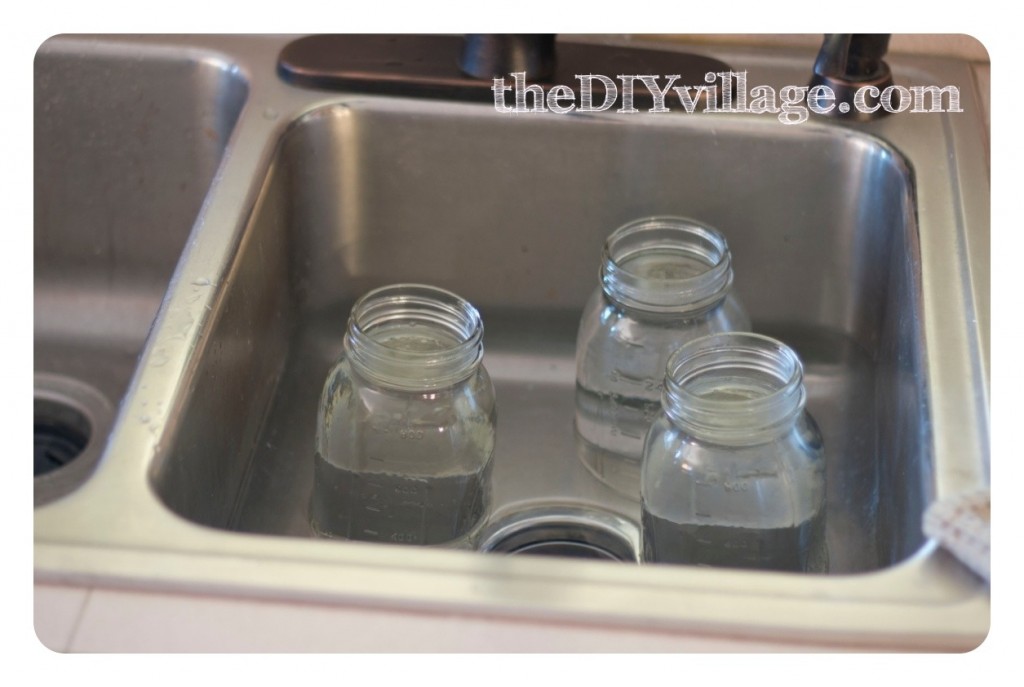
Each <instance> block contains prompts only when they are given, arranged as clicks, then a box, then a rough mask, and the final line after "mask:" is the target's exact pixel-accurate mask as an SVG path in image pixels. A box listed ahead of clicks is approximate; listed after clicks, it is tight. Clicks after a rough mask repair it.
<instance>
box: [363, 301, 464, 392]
mask: <svg viewBox="0 0 1024 687" xmlns="http://www.w3.org/2000/svg"><path fill="white" fill-rule="evenodd" d="M403 323H408V324H410V325H412V326H416V325H419V326H424V328H425V331H428V332H429V331H433V332H440V333H443V334H444V335H445V337H444V338H450V339H451V343H446V342H445V341H443V340H442V339H441V338H437V337H435V338H434V339H433V341H431V343H432V344H434V345H432V346H430V347H427V348H424V349H422V350H416V349H414V348H410V347H409V346H408V345H405V346H402V345H396V344H395V343H394V341H392V340H388V339H383V340H382V339H381V338H380V337H379V336H377V334H378V332H379V331H381V330H382V328H386V327H388V326H389V325H395V324H403ZM483 329H484V328H483V320H482V319H481V317H480V313H479V312H478V311H477V309H476V308H475V307H473V306H472V305H471V304H470V303H469V301H467V300H466V299H464V298H462V297H461V296H459V295H458V294H456V293H453V292H452V291H448V290H446V289H442V288H439V287H436V286H431V285H428V284H414V283H407V284H391V285H388V286H382V287H380V288H376V289H373V290H372V291H369V292H367V293H366V294H364V295H363V296H362V297H360V298H359V299H358V300H357V301H356V303H355V304H354V305H353V306H352V311H351V313H350V315H349V320H348V331H347V333H346V335H345V349H346V352H347V353H348V355H349V357H350V358H351V360H352V362H353V364H355V365H356V366H357V367H358V368H359V372H360V373H361V374H363V375H365V376H367V377H369V378H371V379H374V380H375V381H378V382H380V383H384V384H386V385H388V386H394V387H399V388H403V389H420V388H422V389H431V388H438V387H441V386H447V385H450V384H453V383H455V382H458V381H461V380H462V379H465V378H466V377H468V376H469V375H470V374H472V372H473V370H474V369H475V368H476V367H477V365H478V364H479V362H480V360H481V359H482V358H483Z"/></svg>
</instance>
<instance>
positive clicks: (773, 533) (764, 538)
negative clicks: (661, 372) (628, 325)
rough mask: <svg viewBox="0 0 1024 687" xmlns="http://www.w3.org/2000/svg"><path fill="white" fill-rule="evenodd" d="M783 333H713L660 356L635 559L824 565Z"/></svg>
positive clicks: (811, 432) (809, 440) (814, 454)
mask: <svg viewBox="0 0 1024 687" xmlns="http://www.w3.org/2000/svg"><path fill="white" fill-rule="evenodd" d="M805 401H806V393H805V391H804V384H803V366H802V365H801V363H800V360H799V359H798V358H797V355H796V353H794V352H793V351H792V350H791V349H790V348H789V347H787V346H786V345H785V344H782V343H780V342H778V341H776V340H774V339H770V338H768V337H765V336H760V335H757V334H741V333H728V334H715V335H712V336H707V337H704V338H701V339H698V340H696V341H693V342H690V343H688V344H686V345H685V346H683V347H682V348H680V349H679V350H678V351H676V352H675V353H673V355H672V357H671V358H670V359H669V362H668V365H667V370H666V377H665V389H664V393H663V395H662V412H661V413H660V415H659V416H658V418H657V420H655V422H654V424H652V425H651V429H650V431H649V432H648V434H647V439H646V443H645V446H644V458H643V474H642V479H641V495H642V499H641V512H642V539H643V560H644V561H646V562H658V563H687V564H692V565H705V566H721V567H730V568H753V569H758V570H792V571H815V572H824V571H825V570H826V569H827V565H828V563H827V553H826V548H825V462H824V456H823V453H822V442H821V434H820V433H819V431H818V427H817V425H816V424H815V422H814V420H813V419H812V418H811V416H810V414H808V413H807V411H806V410H805V407H804V406H805Z"/></svg>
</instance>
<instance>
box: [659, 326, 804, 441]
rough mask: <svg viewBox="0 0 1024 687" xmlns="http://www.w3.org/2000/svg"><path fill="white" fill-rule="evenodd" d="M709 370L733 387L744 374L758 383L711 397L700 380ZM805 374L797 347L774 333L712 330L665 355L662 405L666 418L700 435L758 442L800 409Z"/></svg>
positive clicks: (719, 438)
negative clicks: (736, 391) (787, 343)
mask: <svg viewBox="0 0 1024 687" xmlns="http://www.w3.org/2000/svg"><path fill="white" fill-rule="evenodd" d="M723 373H724V375H723ZM712 375H718V376H719V378H721V379H724V380H728V383H729V384H732V385H734V387H735V385H736V384H737V382H738V381H743V379H744V377H745V378H746V379H747V380H752V379H756V380H757V381H758V385H759V387H760V388H758V389H756V391H754V392H751V389H753V388H754V387H752V386H750V385H747V386H745V387H743V389H744V392H746V393H737V394H726V395H725V396H724V397H714V396H712V395H711V394H709V393H708V392H707V389H706V388H704V387H703V386H702V384H703V383H706V382H707V379H708V378H709V376H712ZM803 376H804V369H803V363H802V362H801V361H800V358H799V357H798V356H797V354H796V352H795V351H793V349H792V348H790V347H789V346H787V345H786V344H784V343H782V342H781V341H778V340H777V339H773V338H771V337H768V336H764V335H762V334H754V333H751V332H724V333H718V334H710V335H708V336H703V337H700V338H698V339H695V340H693V341H691V342H689V343H687V344H684V345H683V346H681V347H680V348H679V349H677V350H676V351H675V352H673V353H672V355H671V356H670V357H669V359H668V363H667V364H666V370H665V385H664V392H663V396H662V405H663V407H664V409H665V412H666V414H667V415H668V416H669V417H670V419H672V420H674V421H675V422H676V423H677V424H678V425H679V426H680V427H682V428H683V429H684V430H686V431H688V432H689V433H691V434H693V435H694V436H696V437H698V438H701V437H705V438H709V439H712V440H720V441H722V442H724V443H737V442H739V443H747V442H754V443H756V441H758V440H761V439H764V438H765V437H766V436H770V435H772V434H777V433H778V432H779V431H780V430H781V429H783V428H785V427H786V426H788V425H790V424H792V423H793V422H794V421H795V420H796V418H797V417H798V416H799V415H800V414H801V413H802V412H803V410H804V406H805V405H806V391H805V388H804V383H803ZM713 380H714V378H713V377H712V381H713ZM766 384H767V385H769V388H765V385H766Z"/></svg>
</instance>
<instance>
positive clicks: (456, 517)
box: [310, 284, 496, 547]
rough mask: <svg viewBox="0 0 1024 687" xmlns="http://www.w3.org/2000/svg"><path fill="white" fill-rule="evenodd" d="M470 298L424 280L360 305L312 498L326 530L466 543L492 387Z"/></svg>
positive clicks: (321, 424) (323, 426) (485, 491)
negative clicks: (433, 285) (484, 364)
mask: <svg viewBox="0 0 1024 687" xmlns="http://www.w3.org/2000/svg"><path fill="white" fill-rule="evenodd" d="M482 358H483V323H482V321H481V319H480V315H479V313H478V312H477V311H476V309H475V308H474V307H473V306H472V305H470V304H469V303H468V302H466V301H465V300H463V299H462V298H460V297H459V296H457V295H455V294H454V293H450V292H448V291H445V290H442V289H438V288H434V287H431V286H423V285H418V284H399V285H395V286H388V287H384V288H381V289H377V290H375V291H371V292H370V293H368V294H366V295H365V296H363V297H362V298H361V299H360V300H359V301H358V302H357V303H356V304H355V306H354V307H353V308H352V313H351V316H350V317H349V321H348V330H347V332H346V334H345V338H344V350H343V353H342V355H341V358H340V360H339V361H338V362H337V364H335V365H334V367H333V368H332V369H331V372H330V374H329V375H328V377H327V381H326V383H325V384H324V390H323V395H322V397H321V402H320V412H319V417H318V420H317V437H316V458H315V472H314V483H313V494H312V500H311V506H310V511H311V512H310V515H311V523H312V526H313V529H314V530H315V531H316V532H317V533H318V534H319V535H321V536H328V537H339V538H345V539H356V540H362V541H374V542H395V543H402V544H420V545H433V544H444V545H447V546H456V547H457V546H462V545H465V544H466V543H467V541H468V538H469V537H470V536H471V535H472V533H473V532H474V531H475V529H476V528H477V526H478V525H479V524H480V523H481V521H482V520H483V518H484V516H485V514H486V512H487V510H488V507H489V500H490V469H491V462H492V461H491V457H492V454H493V452H494V433H495V422H496V415H495V403H494V389H493V386H492V384H491V380H490V377H489V376H488V375H487V371H486V370H485V369H484V367H483V365H482V364H481V360H482Z"/></svg>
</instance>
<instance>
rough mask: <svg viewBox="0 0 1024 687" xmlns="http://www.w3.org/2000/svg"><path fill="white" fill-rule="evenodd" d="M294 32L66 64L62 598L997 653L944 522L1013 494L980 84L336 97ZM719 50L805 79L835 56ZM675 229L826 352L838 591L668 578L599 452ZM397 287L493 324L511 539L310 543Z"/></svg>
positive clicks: (51, 167) (977, 585) (489, 355)
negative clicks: (729, 93)
mask: <svg viewBox="0 0 1024 687" xmlns="http://www.w3.org/2000/svg"><path fill="white" fill-rule="evenodd" d="M591 40H593V39H591ZM287 42H288V39H287V38H282V37H260V36H231V37H215V36H208V37H130V36H121V37H109V38H108V37H71V36H67V37H55V38H53V39H50V40H49V41H47V42H46V43H44V44H43V46H42V47H41V48H40V49H39V52H38V54H37V56H36V63H35V79H36V93H35V175H36V176H35V189H36V191H35V214H36V219H35V332H34V333H35V373H36V375H35V380H36V384H35V413H36V423H35V430H36V477H35V497H36V509H35V568H36V578H37V580H40V581H53V582H68V583H76V584H88V585H95V586H103V585H113V586H120V587H133V588H142V589H184V590H193V591H199V592H207V593H217V594H226V595H238V596H246V597H253V596H257V597H266V598H278V599H301V600H306V601H313V602H317V603H324V604H358V605H363V606H369V607H376V608H405V609H416V610H419V611H423V612H437V613H460V614H466V615H474V614H482V615H488V616H500V617H532V618H537V617H542V618H549V619H554V620H560V621H568V622H575V623H587V624H595V625H601V626H604V627H621V628H629V627H643V628H652V627H653V628H662V629H665V630H667V631H676V632H687V633H700V634H705V635H710V636H729V637H750V638H769V637H770V638H772V639H774V640H776V641H790V642H793V643H794V645H797V644H799V645H808V644H810V645H821V646H841V645H845V646H855V647H867V648H872V647H874V648H886V649H892V648H906V649H918V648H921V649H941V650H965V649H970V648H972V647H974V646H977V645H978V644H979V643H980V642H981V641H982V640H983V638H984V637H985V635H986V633H987V631H988V622H989V596H988V588H987V585H985V584H984V583H983V582H982V581H981V580H980V579H978V578H976V577H974V576H973V575H972V574H971V573H969V572H968V571H967V570H966V568H963V567H962V566H961V565H960V564H959V563H958V562H957V561H956V560H955V559H954V558H953V557H952V556H951V555H950V554H948V553H947V552H945V551H944V550H942V549H940V548H938V547H937V546H936V545H935V544H934V542H931V541H928V540H927V539H926V538H925V537H924V535H923V534H922V531H921V519H922V514H923V512H924V510H925V509H926V508H927V507H928V505H929V504H931V503H932V502H933V501H935V500H937V499H941V498H943V497H946V496H950V495H953V494H956V493H959V492H961V491H969V490H973V489H977V488H982V487H984V486H985V485H987V483H988V385H989V358H988V348H989V343H988V341H989V310H988V308H989V285H988V275H989V256H988V233H989V218H988V195H989V181H988V174H989V172H988V166H987V159H986V149H987V145H988V144H987V133H986V129H985V125H984V120H983V117H982V114H981V107H982V106H981V103H980V102H979V98H978V91H977V88H976V86H975V85H974V81H973V78H972V73H971V70H970V68H969V65H968V64H966V63H964V62H960V61H956V60H946V59H938V58H909V57H899V56H890V58H889V63H890V65H891V66H892V68H893V71H894V73H895V75H896V79H897V83H905V84H906V85H927V84H936V85H940V86H944V85H947V84H955V85H957V86H958V87H959V88H960V93H961V107H962V108H963V110H964V112H961V113H947V114H932V113H929V114H900V115H894V116H890V117H885V118H882V119H880V120H878V121H875V122H872V123H868V124H856V125H847V124H841V123H837V122H835V121H832V120H825V119H821V118H817V117H814V118H812V119H811V120H810V121H808V122H805V123H802V124H799V125H794V126H786V125H782V124H781V123H779V121H778V120H777V119H776V118H774V117H772V116H767V117H764V116H761V117H759V116H754V115H741V114H736V115H732V114H730V115H725V114H715V115H685V114H667V115H665V114H662V115H631V116H624V115H616V114H615V113H613V112H608V113H602V114H599V115H589V116H588V115H568V116H558V115H552V114H529V115H519V116H510V115H505V114H500V113H498V112H496V111H495V109H494V108H493V107H492V106H490V105H486V104H468V103H455V102H446V101H443V100H424V99H412V98H400V97H386V96H373V95H360V94H355V93H343V92H329V91H320V90H310V89H302V88H297V87H293V86H290V85H288V84H286V83H284V82H283V81H282V80H281V79H279V78H278V77H277V75H276V73H275V61H276V58H277V55H278V53H279V52H280V50H281V48H282V47H283V46H284V45H285V44H286V43H287ZM669 49H673V50H678V49H680V48H676V47H673V48H669ZM690 50H699V51H701V52H703V53H705V54H709V55H711V56H713V57H717V58H719V59H722V60H723V61H725V62H726V63H728V64H730V65H733V68H734V69H746V70H748V72H749V78H750V80H751V82H752V83H753V82H756V83H766V84H771V85H774V86H775V87H776V88H777V89H779V88H781V87H782V86H784V85H788V84H803V83H806V81H807V79H808V76H809V74H810V65H811V62H812V61H813V54H808V53H807V52H806V51H800V50H791V51H786V50H750V49H741V48H736V47H729V48H722V47H715V46H712V45H705V46H700V48H699V49H695V48H690ZM655 214H672V215H682V216H688V217H693V218H695V219H698V220H700V221H703V222H705V223H707V224H710V225H712V226H714V227H716V228H718V229H720V230H721V231H722V232H723V233H724V234H725V235H726V237H727V238H728V240H729V243H730V248H731V250H732V253H733V259H734V269H735V274H736V280H735V285H734V288H735V289H736V292H737V294H738V296H739V298H740V299H741V300H742V301H743V303H744V304H745V305H746V306H747V308H748V310H749V311H750V313H751V316H752V319H753V322H754V329H755V330H756V331H759V332H762V333H766V334H769V335H772V336H775V337H777V338H779V339H782V340H783V341H786V342H787V343H788V344H790V345H791V346H792V347H793V348H794V349H795V350H796V351H797V352H798V353H799V355H800V356H801V358H802V359H803V361H804V363H805V366H806V385H807V390H808V406H809V409H810V411H811V413H812V414H813V415H814V417H815V418H816V419H817V420H818V422H819V424H820V426H821V429H822V433H823V436H824V441H825V446H826V454H827V474H828V485H827V509H828V513H827V521H828V531H827V543H828V548H829V558H830V566H831V567H830V570H829V572H828V574H814V575H810V574H807V575H801V574H791V573H790V574H787V573H772V572H750V571H733V570H709V569H702V568H690V567H685V566H667V565H653V566H652V565H637V564H636V561H637V553H638V551H637V548H638V538H639V533H638V520H639V504H638V503H636V502H635V501H633V500H631V499H629V498H627V497H625V496H623V495H622V494H620V493H618V492H617V491H615V490H613V489H610V488H608V487H607V486H605V485H603V484H602V483H601V482H599V481H598V480H597V479H595V478H594V477H593V476H592V475H591V474H590V473H589V472H587V470H586V469H585V468H584V467H583V465H582V464H581V462H580V461H579V460H578V458H577V446H576V440H575V437H574V433H573V428H572V418H573V410H574V407H573V403H574V384H575V363H574V352H575V350H574V345H575V335H576V327H577V325H578V322H579V317H580V314H581V312H582V307H583V304H584V303H585V301H586V299H587V296H588V295H589V293H590V292H591V291H592V290H593V289H594V288H595V286H596V285H597V270H598V265H599V260H600V250H601V246H602V243H603V240H604V238H605V237H606V236H607V234H608V233H610V232H611V231H612V230H613V229H614V228H615V227H617V226H620V225H621V224H623V223H625V222H627V221H629V220H632V219H635V218H637V217H641V216H645V215H655ZM395 282H422V283H428V284H433V285H436V286H441V287H444V288H447V289H450V290H452V291H455V292H456V293H458V294H460V295H462V296H464V297H465V298H467V299H468V300H469V301H470V302H472V303H473V304H475V305H476V306H477V307H478V308H479V309H480V311H481V314H482V316H483V319H484V323H485V350H486V355H485V361H484V362H485V365H486V366H487V369H488V371H489V372H490V374H491V376H492V378H493V380H494V383H495V388H496V393H497V398H498V436H497V445H496V450H495V465H494V472H493V489H494V504H493V506H494V507H493V509H492V512H491V513H490V515H489V517H488V521H487V523H486V525H485V528H484V532H483V535H482V536H481V538H480V542H479V546H478V548H479V549H480V550H481V551H480V552H466V551H448V550H435V549H422V548H415V547H403V546H397V545H396V546H391V545H380V544H363V543H349V542H338V541H326V540H319V539H316V538H314V537H313V536H312V533H311V531H310V527H309V521H308V503H309V494H310V490H311V486H312V476H313V441H314V435H315V424H316V411H317V405H318V401H319V395H320V390H321V387H322V384H323V380H324V378H325V376H326V374H327V371H328V369H329V367H330V365H331V364H332V363H333V361H334V360H335V359H336V358H337V356H338V354H339V352H340V346H341V338H342V335H343V332H344V328H345V323H346V319H347V316H348V311H349V309H350V307H351V305H352V303H353V302H354V301H355V299H357V298H358V297H359V296H360V295H362V294H363V293H365V292H366V291H368V290H370V289H372V288H375V287H378V286H381V285H384V284H389V283H395ZM523 554H545V555H523ZM588 559H590V560H588Z"/></svg>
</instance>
